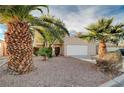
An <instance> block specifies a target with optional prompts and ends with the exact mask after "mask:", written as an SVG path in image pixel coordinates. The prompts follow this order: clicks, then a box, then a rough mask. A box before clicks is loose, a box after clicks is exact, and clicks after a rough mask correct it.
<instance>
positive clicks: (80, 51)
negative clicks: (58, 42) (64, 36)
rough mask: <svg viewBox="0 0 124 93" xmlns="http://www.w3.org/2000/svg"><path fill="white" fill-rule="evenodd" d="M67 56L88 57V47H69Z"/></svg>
mask: <svg viewBox="0 0 124 93" xmlns="http://www.w3.org/2000/svg"><path fill="white" fill-rule="evenodd" d="M67 55H68V56H71V55H83V56H86V55H88V46H83V45H68V46H67Z"/></svg>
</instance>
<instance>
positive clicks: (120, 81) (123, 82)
mask: <svg viewBox="0 0 124 93" xmlns="http://www.w3.org/2000/svg"><path fill="white" fill-rule="evenodd" d="M99 87H124V74H122V75H121V76H119V77H117V78H115V79H113V80H110V81H108V82H106V83H104V84H102V85H100V86H99Z"/></svg>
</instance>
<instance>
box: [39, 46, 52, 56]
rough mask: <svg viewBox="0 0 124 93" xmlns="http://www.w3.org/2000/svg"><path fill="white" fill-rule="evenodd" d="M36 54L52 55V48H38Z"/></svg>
mask: <svg viewBox="0 0 124 93" xmlns="http://www.w3.org/2000/svg"><path fill="white" fill-rule="evenodd" d="M38 55H40V56H47V57H49V58H50V57H52V48H40V49H39V51H38Z"/></svg>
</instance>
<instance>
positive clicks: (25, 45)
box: [0, 5, 48, 74]
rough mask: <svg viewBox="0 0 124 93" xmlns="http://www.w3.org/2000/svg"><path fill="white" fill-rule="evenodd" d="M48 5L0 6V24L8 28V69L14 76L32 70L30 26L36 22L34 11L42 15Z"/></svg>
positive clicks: (6, 39)
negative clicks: (32, 12)
mask: <svg viewBox="0 0 124 93" xmlns="http://www.w3.org/2000/svg"><path fill="white" fill-rule="evenodd" d="M42 7H45V8H48V7H47V6H46V5H8V6H0V22H1V23H4V24H6V25H7V27H8V31H7V32H6V33H5V42H6V44H7V51H8V55H9V60H8V69H9V71H11V72H12V73H14V74H23V73H26V72H29V71H31V70H32V67H33V62H32V35H31V33H30V30H29V28H30V26H31V25H32V23H33V22H34V21H35V20H34V19H35V18H34V17H33V16H32V15H31V11H32V10H38V11H40V12H41V13H43V11H42Z"/></svg>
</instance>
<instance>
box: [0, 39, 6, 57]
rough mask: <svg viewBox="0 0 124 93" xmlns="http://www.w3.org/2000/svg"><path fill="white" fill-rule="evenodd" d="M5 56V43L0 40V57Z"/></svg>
mask: <svg viewBox="0 0 124 93" xmlns="http://www.w3.org/2000/svg"><path fill="white" fill-rule="evenodd" d="M6 55H7V51H6V43H5V42H4V41H3V40H0V57H1V56H6Z"/></svg>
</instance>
